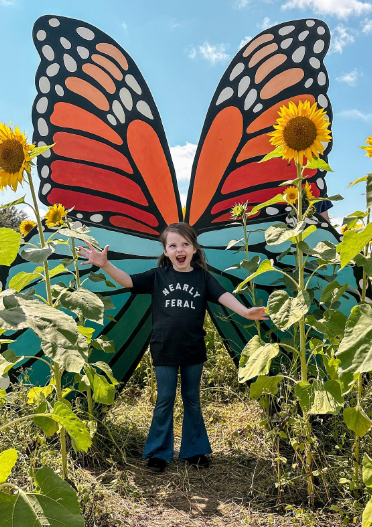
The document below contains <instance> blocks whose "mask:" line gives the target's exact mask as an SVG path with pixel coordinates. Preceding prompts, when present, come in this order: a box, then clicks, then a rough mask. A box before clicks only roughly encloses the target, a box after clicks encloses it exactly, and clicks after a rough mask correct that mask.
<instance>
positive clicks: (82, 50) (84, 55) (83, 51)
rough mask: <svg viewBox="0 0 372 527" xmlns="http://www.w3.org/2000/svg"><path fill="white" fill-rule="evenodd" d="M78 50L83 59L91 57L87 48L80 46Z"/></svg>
mask: <svg viewBox="0 0 372 527" xmlns="http://www.w3.org/2000/svg"><path fill="white" fill-rule="evenodd" d="M76 50H77V52H78V53H79V55H80V57H81V58H82V59H87V58H88V57H89V50H88V49H87V48H84V47H83V46H78V47H77V48H76Z"/></svg>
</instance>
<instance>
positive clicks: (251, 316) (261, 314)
mask: <svg viewBox="0 0 372 527" xmlns="http://www.w3.org/2000/svg"><path fill="white" fill-rule="evenodd" d="M265 309H266V307H251V308H250V309H247V312H246V314H244V315H243V316H244V318H248V320H268V318H269V317H268V315H267V314H266V313H265Z"/></svg>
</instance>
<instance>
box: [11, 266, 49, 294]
mask: <svg viewBox="0 0 372 527" xmlns="http://www.w3.org/2000/svg"><path fill="white" fill-rule="evenodd" d="M40 278H42V277H41V275H40V274H39V273H25V272H24V271H21V272H20V273H18V274H16V275H15V276H13V278H12V279H11V280H10V281H9V289H14V290H15V291H17V292H19V291H22V289H24V288H25V287H26V285H28V284H29V283H30V282H32V281H33V280H37V279H40Z"/></svg>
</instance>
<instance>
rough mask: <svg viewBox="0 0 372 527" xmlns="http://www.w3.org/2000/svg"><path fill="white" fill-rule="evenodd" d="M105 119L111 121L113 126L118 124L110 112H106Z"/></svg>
mask: <svg viewBox="0 0 372 527" xmlns="http://www.w3.org/2000/svg"><path fill="white" fill-rule="evenodd" d="M107 120H108V122H109V123H111V124H112V125H113V126H116V125H117V124H118V122H117V120H116V119H115V117H114V116H113V115H112V114H111V113H108V114H107Z"/></svg>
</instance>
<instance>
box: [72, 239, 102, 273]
mask: <svg viewBox="0 0 372 527" xmlns="http://www.w3.org/2000/svg"><path fill="white" fill-rule="evenodd" d="M86 244H87V246H88V248H89V249H87V248H86V247H80V246H79V247H78V252H77V253H78V255H79V256H84V258H88V261H87V262H84V263H82V264H81V265H96V266H97V267H104V266H105V265H106V264H107V262H108V260H107V251H108V248H109V246H108V245H106V247H105V248H104V249H103V251H102V252H98V251H96V250H95V248H94V247H93V246H92V245H90V243H88V242H86Z"/></svg>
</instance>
